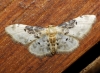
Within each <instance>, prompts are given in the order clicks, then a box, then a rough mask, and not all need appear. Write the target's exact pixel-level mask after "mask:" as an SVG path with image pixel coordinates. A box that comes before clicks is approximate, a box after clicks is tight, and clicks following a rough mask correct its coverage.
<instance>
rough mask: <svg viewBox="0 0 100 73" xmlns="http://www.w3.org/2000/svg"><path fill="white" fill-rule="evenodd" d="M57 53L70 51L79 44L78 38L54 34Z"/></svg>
mask: <svg viewBox="0 0 100 73" xmlns="http://www.w3.org/2000/svg"><path fill="white" fill-rule="evenodd" d="M56 44H57V53H68V52H72V51H73V50H75V49H76V48H77V47H78V46H79V40H78V39H76V38H74V37H72V36H68V35H63V34H57V35H56Z"/></svg>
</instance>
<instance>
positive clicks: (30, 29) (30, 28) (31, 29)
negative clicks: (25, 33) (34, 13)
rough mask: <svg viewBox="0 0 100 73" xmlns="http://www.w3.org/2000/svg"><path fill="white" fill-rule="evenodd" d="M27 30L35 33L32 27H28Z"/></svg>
mask: <svg viewBox="0 0 100 73" xmlns="http://www.w3.org/2000/svg"><path fill="white" fill-rule="evenodd" d="M25 29H26V30H29V31H33V27H32V26H26V27H25Z"/></svg>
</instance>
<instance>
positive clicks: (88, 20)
mask: <svg viewBox="0 0 100 73" xmlns="http://www.w3.org/2000/svg"><path fill="white" fill-rule="evenodd" d="M95 21H96V16H95V15H83V16H80V17H77V18H75V19H73V20H70V21H69V22H65V23H63V24H61V25H58V26H56V27H55V26H52V25H49V26H48V28H42V27H37V26H28V25H23V24H14V25H10V26H8V27H6V28H5V31H6V32H7V33H8V34H9V35H10V36H11V37H12V38H13V39H14V40H15V41H17V42H19V43H21V44H24V45H27V44H28V50H29V52H30V53H32V54H34V55H36V56H45V55H54V54H55V53H60V52H61V53H64V52H65V53H68V52H72V51H73V50H75V49H76V48H77V47H78V46H79V41H80V39H82V38H83V37H84V36H85V35H86V34H87V33H88V32H89V30H90V29H91V27H92V25H93V23H94V22H95Z"/></svg>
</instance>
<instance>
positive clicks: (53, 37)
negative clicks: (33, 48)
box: [47, 26, 57, 55]
mask: <svg viewBox="0 0 100 73" xmlns="http://www.w3.org/2000/svg"><path fill="white" fill-rule="evenodd" d="M47 34H48V36H49V41H50V51H51V54H52V55H54V54H55V53H56V45H55V43H56V34H57V30H56V29H55V27H53V26H49V28H48V31H47Z"/></svg>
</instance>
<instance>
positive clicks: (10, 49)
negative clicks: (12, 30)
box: [0, 0, 100, 73]
mask: <svg viewBox="0 0 100 73" xmlns="http://www.w3.org/2000/svg"><path fill="white" fill-rule="evenodd" d="M85 14H95V15H96V16H97V21H96V23H95V25H93V28H92V29H91V31H90V32H89V33H88V35H86V37H85V38H84V39H82V40H80V46H79V47H78V48H77V49H76V50H75V51H74V52H72V53H70V54H57V55H54V56H52V57H43V58H39V57H36V56H34V55H32V54H30V53H29V52H28V51H27V49H26V48H27V47H25V46H23V45H21V44H17V43H14V42H13V41H12V40H11V38H10V37H9V36H8V35H7V34H6V33H5V30H4V29H5V27H6V26H8V25H10V24H14V23H23V24H27V25H37V26H43V27H46V26H48V25H50V24H52V25H59V24H61V23H63V22H65V21H69V20H71V19H73V18H75V17H78V16H80V15H85ZM98 41H100V1H99V0H0V73H61V72H62V71H64V70H65V69H66V68H67V67H68V66H70V65H71V64H72V63H73V62H74V61H76V60H77V59H78V58H79V57H80V56H82V54H84V53H85V52H86V51H88V50H89V49H90V48H91V47H92V46H93V45H95V44H96V43H97V42H98Z"/></svg>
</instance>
